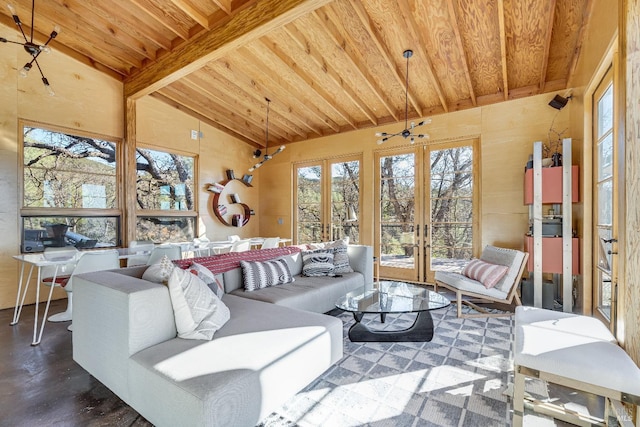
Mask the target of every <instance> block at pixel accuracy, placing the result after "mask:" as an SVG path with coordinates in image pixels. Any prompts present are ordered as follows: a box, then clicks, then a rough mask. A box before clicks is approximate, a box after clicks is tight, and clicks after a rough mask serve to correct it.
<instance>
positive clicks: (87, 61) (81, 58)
mask: <svg viewBox="0 0 640 427" xmlns="http://www.w3.org/2000/svg"><path fill="white" fill-rule="evenodd" d="M0 23H2V24H4V25H5V26H7V27H9V28H14V27H15V25H16V23H15V22H13V19H12V18H11V17H10V16H6V15H2V14H0ZM22 28H23V29H24V32H25V34H26V33H30V32H31V27H30V26H28V25H26V24H25V23H24V22H23V23H22ZM16 31H17V30H16ZM21 37H22V36H21ZM33 38H34V39H37V40H47V39H48V38H49V35H48V34H46V35H45V34H43V33H41V32H39V31H37V30H34V31H33ZM49 46H50V47H51V50H52V51H53V52H51V53H52V55H55V54H56V52H60V53H62V54H64V55H66V56H68V57H70V58H73V59H75V60H76V61H78V62H80V63H81V64H84V65H86V66H88V67H89V68H93V69H95V70H98V71H100V72H101V73H103V74H106V75H107V76H109V77H112V78H114V79H116V80H118V81H122V80H123V79H124V77H125V74H124V73H123V72H121V71H119V70H117V69H115V68H111V67H108V66H106V65H104V64H102V63H100V62H97V61H96V60H94V59H92V58H89V57H88V56H87V55H85V54H83V53H82V52H79V51H77V50H75V49H73V48H71V47H69V46H66V45H64V44H62V43H60V42H58V41H56V40H55V39H54V40H51V42H50V43H49ZM28 58H29V57H28V56H25V57H24V59H25V62H27V59H28ZM51 82H52V84H54V83H53V80H51Z"/></svg>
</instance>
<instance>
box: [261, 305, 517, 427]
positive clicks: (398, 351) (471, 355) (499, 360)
mask: <svg viewBox="0 0 640 427" xmlns="http://www.w3.org/2000/svg"><path fill="white" fill-rule="evenodd" d="M431 315H432V316H433V320H434V326H435V333H434V337H433V340H432V341H431V342H417V343H411V342H406V343H354V342H351V341H350V340H349V338H348V337H347V331H348V330H349V327H350V326H351V325H352V324H353V322H354V320H353V316H352V314H351V313H339V314H336V317H338V318H340V319H342V321H343V324H344V337H345V340H344V357H343V358H342V359H341V360H340V361H339V362H338V363H336V364H335V365H334V366H332V367H331V368H329V369H328V370H327V371H326V372H325V373H324V374H323V375H322V376H321V377H319V378H317V379H316V380H315V381H314V382H313V383H311V384H310V385H309V386H307V387H306V388H305V389H304V390H302V391H301V392H299V393H298V394H297V395H296V396H294V397H293V398H292V399H290V400H289V401H288V402H287V403H286V404H285V405H283V406H282V407H281V408H280V409H279V410H277V411H276V412H274V413H273V414H271V415H270V416H269V417H267V418H266V419H265V420H263V422H262V423H261V424H260V426H263V427H285V426H287V427H291V426H301V427H304V426H332V427H342V426H344V427H353V426H443V427H444V426H446V427H448V426H456V427H458V426H483V427H489V426H508V425H510V424H511V414H510V410H511V404H510V403H509V402H508V400H507V399H508V398H507V396H506V395H505V391H506V390H507V387H508V384H509V382H510V380H511V374H512V370H513V357H512V348H511V346H512V344H511V343H512V335H513V317H510V316H509V317H499V318H495V317H494V318H474V319H458V318H457V317H456V307H455V304H453V305H450V306H449V307H447V308H444V309H440V310H435V311H432V312H431ZM414 318H415V314H399V315H390V314H389V315H387V318H386V322H385V323H384V324H383V323H380V318H379V316H375V315H373V314H367V315H365V317H364V319H363V322H364V323H365V324H368V325H370V326H371V327H372V328H375V329H386V330H392V329H404V328H407V327H409V326H410V325H411V324H412V323H413V320H414Z"/></svg>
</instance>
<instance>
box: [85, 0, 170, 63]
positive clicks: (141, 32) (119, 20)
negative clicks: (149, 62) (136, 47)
mask: <svg viewBox="0 0 640 427" xmlns="http://www.w3.org/2000/svg"><path fill="white" fill-rule="evenodd" d="M82 3H83V4H84V5H85V6H86V7H87V8H89V9H91V10H92V11H93V12H94V13H95V14H96V15H98V16H100V17H101V18H103V19H105V20H107V21H108V22H110V23H111V25H113V26H114V28H118V29H119V30H120V31H122V32H126V33H127V34H129V35H130V36H131V37H133V38H134V39H136V40H146V41H147V42H148V43H150V44H152V45H154V46H156V50H157V49H165V50H169V49H171V40H169V39H167V38H166V37H163V36H162V35H161V34H160V33H158V32H157V31H154V30H153V29H152V28H150V27H149V26H148V25H146V24H145V23H144V22H142V21H140V20H138V19H137V17H136V16H135V15H131V14H129V13H127V11H125V10H120V9H117V10H114V8H115V7H119V5H118V4H112V3H107V2H105V1H104V0H82ZM154 56H155V55H154Z"/></svg>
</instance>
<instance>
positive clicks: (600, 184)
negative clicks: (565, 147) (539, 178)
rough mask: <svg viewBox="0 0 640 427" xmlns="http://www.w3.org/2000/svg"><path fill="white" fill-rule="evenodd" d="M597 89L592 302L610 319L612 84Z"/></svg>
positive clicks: (612, 152)
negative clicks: (593, 288)
mask: <svg viewBox="0 0 640 427" xmlns="http://www.w3.org/2000/svg"><path fill="white" fill-rule="evenodd" d="M600 87H602V88H604V89H603V90H602V91H601V90H600V89H597V90H596V94H600V95H596V99H595V102H594V105H595V110H594V126H595V128H594V132H593V133H594V135H595V136H596V138H595V141H594V162H593V163H594V177H595V183H594V187H595V188H594V207H595V208H594V224H595V228H594V234H595V235H596V236H597V237H596V238H594V242H593V245H594V256H595V258H596V259H595V260H596V262H595V263H594V275H593V276H594V282H595V283H594V285H595V295H594V305H595V308H596V309H597V310H598V312H599V313H601V314H602V315H603V316H604V317H605V318H607V319H609V320H610V319H611V308H612V307H611V292H612V280H611V279H612V277H615V274H614V273H613V271H612V268H615V267H614V266H615V263H613V259H612V254H611V252H612V251H613V245H612V243H611V240H612V238H613V230H614V219H615V211H614V204H613V202H614V200H613V196H614V193H613V189H614V170H613V167H614V163H613V161H614V158H615V153H614V145H613V123H614V117H613V112H614V111H613V83H612V80H611V77H610V76H608V77H605V79H604V80H603V83H601V85H600Z"/></svg>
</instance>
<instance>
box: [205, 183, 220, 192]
mask: <svg viewBox="0 0 640 427" xmlns="http://www.w3.org/2000/svg"><path fill="white" fill-rule="evenodd" d="M207 190H209V191H211V192H212V193H222V190H224V185H222V184H219V183H217V182H216V183H213V184H209V188H207Z"/></svg>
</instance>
